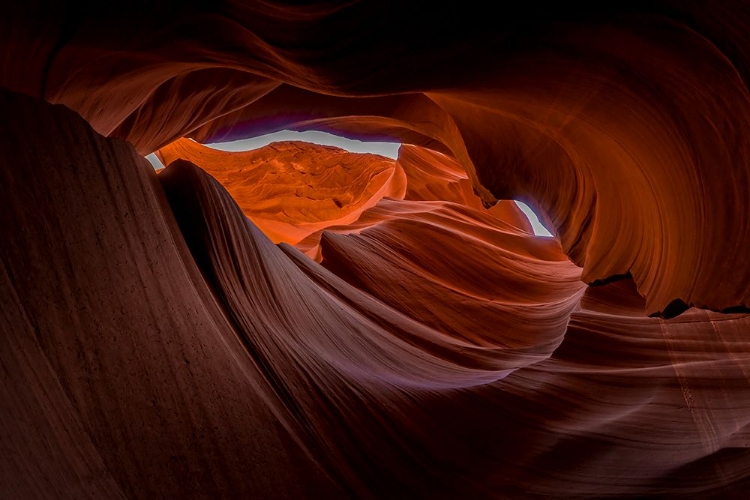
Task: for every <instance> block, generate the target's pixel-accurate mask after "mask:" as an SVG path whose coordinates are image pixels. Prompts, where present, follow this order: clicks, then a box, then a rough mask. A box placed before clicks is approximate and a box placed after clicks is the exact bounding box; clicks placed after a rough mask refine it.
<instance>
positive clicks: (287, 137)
mask: <svg viewBox="0 0 750 500" xmlns="http://www.w3.org/2000/svg"><path fill="white" fill-rule="evenodd" d="M278 141H305V142H312V143H315V144H320V145H323V146H336V147H339V148H341V149H345V150H347V151H350V152H352V153H373V154H377V155H381V156H386V157H388V158H393V159H396V158H398V148H399V147H400V146H401V144H399V143H397V142H363V141H357V140H354V139H347V138H345V137H339V136H337V135H333V134H329V133H327V132H320V131H317V130H309V131H306V132H294V131H291V130H282V131H280V132H274V133H272V134H266V135H262V136H260V137H252V138H250V139H242V140H240V141H233V142H222V143H216V144H207V146H210V147H211V148H212V149H218V150H220V151H235V152H236V151H250V150H252V149H258V148H261V147H263V146H266V145H267V144H270V143H272V142H278ZM146 159H147V160H148V161H150V162H151V164H152V165H153V166H154V168H156V169H158V168H163V167H164V165H162V164H161V162H160V161H159V159H158V158H157V157H156V155H155V154H153V153H151V154H150V155H148V156H146ZM516 204H517V205H518V208H520V209H521V211H522V212H523V213H524V214H525V215H526V217H528V219H529V222H530V223H531V227H532V228H533V230H534V234H535V235H537V236H552V234H551V233H550V232H549V231H548V230H547V228H546V227H544V225H542V223H541V222H539V217H537V215H536V214H535V213H534V211H533V210H531V208H529V207H528V205H526V204H525V203H522V202H520V201H516Z"/></svg>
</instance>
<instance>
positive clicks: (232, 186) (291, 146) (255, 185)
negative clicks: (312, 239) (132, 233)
mask: <svg viewBox="0 0 750 500" xmlns="http://www.w3.org/2000/svg"><path fill="white" fill-rule="evenodd" d="M158 155H159V157H160V159H161V160H162V162H163V163H164V164H165V165H169V164H170V163H172V161H174V160H176V159H184V160H188V161H190V162H192V163H194V164H195V165H198V166H199V167H201V168H202V169H203V170H205V171H206V172H207V173H209V174H210V175H211V176H213V177H215V178H216V180H218V181H219V182H220V183H221V184H222V185H223V186H224V187H225V188H226V189H227V191H229V193H230V194H231V195H232V197H233V198H234V199H235V200H236V201H237V203H238V204H239V206H240V207H241V208H242V210H243V212H244V213H245V215H247V216H248V217H249V218H250V220H252V221H253V222H254V223H255V224H256V225H257V226H258V227H259V228H261V229H262V230H263V232H264V233H265V234H266V235H267V236H268V237H269V238H271V239H272V240H273V241H274V242H276V243H279V242H282V241H283V242H286V243H291V244H295V243H297V242H298V241H300V240H302V239H303V238H305V237H306V236H308V235H309V234H310V233H313V232H315V231H318V230H320V229H322V228H325V227H328V226H332V225H339V224H348V223H351V222H354V221H356V220H357V219H358V218H359V216H360V215H361V213H362V212H363V211H364V210H366V209H368V208H370V207H372V206H374V205H375V204H376V203H377V202H378V201H379V200H380V199H381V198H383V197H384V196H387V197H391V198H396V199H399V198H403V197H404V192H405V190H406V178H405V176H404V173H403V171H402V169H401V168H400V167H399V166H397V165H396V164H395V162H394V161H393V160H391V159H389V158H384V157H381V156H377V155H358V154H352V153H348V152H346V151H343V150H341V149H338V148H334V147H328V146H317V145H313V144H308V143H303V142H284V143H274V144H271V145H269V146H266V147H264V148H261V149H258V150H255V151H248V152H245V153H232V152H225V151H217V150H214V149H210V148H207V147H205V146H202V145H200V144H198V143H195V142H193V141H190V140H187V139H180V140H179V141H176V142H174V143H172V144H170V145H169V146H166V147H164V148H162V149H160V150H159V151H158Z"/></svg>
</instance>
